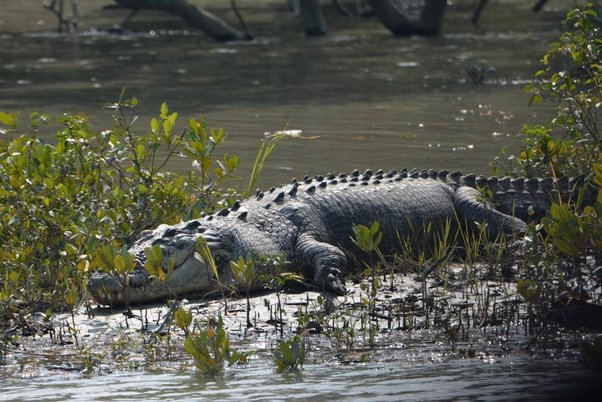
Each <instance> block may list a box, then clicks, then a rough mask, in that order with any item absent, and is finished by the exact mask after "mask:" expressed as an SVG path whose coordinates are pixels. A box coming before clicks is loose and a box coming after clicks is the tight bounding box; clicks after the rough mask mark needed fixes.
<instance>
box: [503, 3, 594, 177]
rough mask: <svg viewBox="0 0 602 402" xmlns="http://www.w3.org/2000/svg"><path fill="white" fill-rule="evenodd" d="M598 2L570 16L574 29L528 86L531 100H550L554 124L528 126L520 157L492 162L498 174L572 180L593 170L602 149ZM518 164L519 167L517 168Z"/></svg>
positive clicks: (550, 53) (546, 58)
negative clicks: (505, 171) (558, 177)
mask: <svg viewBox="0 0 602 402" xmlns="http://www.w3.org/2000/svg"><path fill="white" fill-rule="evenodd" d="M598 8H599V2H598V1H594V2H590V3H588V4H587V5H586V6H585V7H584V8H583V9H575V10H573V11H571V12H569V13H568V15H567V19H566V21H567V24H568V25H569V26H570V27H572V29H571V30H569V31H568V32H565V33H563V34H562V35H561V36H560V38H559V40H558V41H557V42H555V43H554V44H552V46H551V48H550V50H549V51H548V52H547V53H546V55H545V56H544V57H543V59H542V61H541V63H542V69H541V70H540V71H538V72H537V73H536V80H535V81H534V82H533V83H531V84H529V85H528V86H527V87H526V91H527V92H529V93H530V94H531V95H532V97H531V102H541V101H543V100H548V101H551V102H553V103H554V104H555V106H556V109H555V113H554V116H553V118H552V119H551V120H550V122H548V123H545V124H540V125H535V126H524V127H523V130H522V135H523V137H524V145H523V147H522V149H521V151H520V154H519V155H518V156H517V157H516V158H514V159H513V160H512V159H510V160H509V159H508V158H507V155H506V152H505V150H503V151H502V153H501V154H500V155H499V156H498V157H497V158H496V159H495V160H494V161H493V165H494V166H495V167H496V169H497V170H500V169H505V170H508V169H510V170H513V171H514V173H519V174H523V175H526V176H542V175H544V176H545V175H547V176H551V175H556V176H563V175H564V176H574V175H580V174H587V173H588V172H591V171H592V167H593V164H594V163H595V162H596V161H597V158H598V153H599V152H600V151H601V150H602V147H601V145H602V133H601V129H602V127H601V125H602V122H601V119H600V118H601V111H602V98H601V94H602V34H601V24H600V19H599V16H598ZM514 163H516V165H514Z"/></svg>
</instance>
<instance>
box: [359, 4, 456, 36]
mask: <svg viewBox="0 0 602 402" xmlns="http://www.w3.org/2000/svg"><path fill="white" fill-rule="evenodd" d="M369 4H370V7H372V10H373V11H374V13H375V14H376V17H377V18H378V19H379V20H380V22H382V23H383V25H384V26H385V27H387V28H388V29H389V30H390V31H391V32H393V34H394V35H397V36H409V35H434V34H438V33H439V32H440V31H441V24H442V22H443V15H444V13H445V6H446V5H447V2H446V0H426V4H425V5H424V7H423V9H422V12H421V13H420V17H419V18H418V21H412V20H410V19H409V18H408V17H407V16H405V15H404V13H403V11H402V9H401V8H400V7H399V5H398V4H396V2H395V1H392V0H369Z"/></svg>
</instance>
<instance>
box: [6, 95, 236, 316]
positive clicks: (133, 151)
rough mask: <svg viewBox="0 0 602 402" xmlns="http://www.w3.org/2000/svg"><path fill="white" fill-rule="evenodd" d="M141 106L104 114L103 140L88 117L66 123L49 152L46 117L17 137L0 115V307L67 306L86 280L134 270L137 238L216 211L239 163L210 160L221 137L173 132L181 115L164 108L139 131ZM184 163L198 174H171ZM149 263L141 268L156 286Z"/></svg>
mask: <svg viewBox="0 0 602 402" xmlns="http://www.w3.org/2000/svg"><path fill="white" fill-rule="evenodd" d="M137 103H138V102H137V100H136V99H131V100H124V99H120V100H119V101H118V102H116V103H114V104H111V105H108V106H107V108H108V109H111V110H112V111H113V120H114V124H113V126H112V127H109V128H107V129H104V130H101V131H96V130H95V129H93V128H92V127H91V126H90V124H89V123H88V119H87V117H86V116H83V115H64V116H62V117H61V118H60V119H59V120H58V123H59V130H58V131H57V132H56V135H55V138H54V141H53V144H47V143H45V142H44V141H42V140H41V139H40V138H39V136H38V134H39V131H40V130H41V129H42V128H43V127H44V126H48V125H49V118H48V116H45V115H41V114H38V113H34V114H32V115H31V118H30V128H29V130H28V131H27V132H25V133H20V132H19V131H18V130H17V127H18V126H17V114H16V113H11V114H9V113H1V114H0V123H2V124H3V125H4V126H6V128H5V129H3V130H2V133H10V135H11V137H12V139H9V140H2V141H0V257H1V258H2V264H0V278H2V280H1V282H0V283H1V285H0V302H2V301H5V300H8V299H9V298H11V297H13V298H16V299H20V300H23V301H25V302H26V303H33V302H38V301H39V302H50V303H52V304H53V305H54V306H55V307H59V306H69V305H72V303H73V300H76V299H74V298H73V297H74V296H75V295H74V294H73V293H74V289H76V293H81V292H82V290H81V289H83V286H82V285H83V282H84V281H85V277H86V273H87V272H89V271H91V270H94V269H98V268H102V269H105V270H107V271H108V272H112V273H120V274H124V273H127V272H129V271H130V270H131V269H132V268H133V266H134V261H133V258H132V256H130V255H129V254H128V253H127V251H126V250H127V247H128V246H129V244H130V242H131V241H132V240H133V239H135V238H136V237H137V236H138V235H139V234H140V232H141V231H143V230H146V229H150V228H153V227H155V226H157V225H158V224H161V223H175V222H178V221H181V220H186V219H192V218H196V217H198V216H199V215H200V213H201V212H202V211H204V210H205V211H209V212H210V211H212V210H214V209H215V207H216V201H217V200H218V199H220V198H221V197H222V192H221V190H219V189H218V188H217V187H216V185H217V184H219V183H220V182H222V180H223V179H225V178H226V177H229V176H232V175H233V172H234V171H235V169H236V168H237V167H238V158H237V157H234V156H229V155H226V156H224V158H223V160H220V161H217V160H215V159H214V158H213V152H214V150H215V149H216V147H217V146H218V145H220V144H221V143H222V142H223V140H224V139H225V135H224V133H223V131H222V130H212V129H208V128H207V127H206V125H205V123H204V121H202V120H190V121H189V124H188V128H187V129H184V130H181V131H176V128H175V127H176V125H177V118H178V114H177V113H171V112H170V111H169V109H168V107H167V104H165V103H164V104H163V105H162V106H161V111H160V115H159V116H158V117H157V118H154V119H152V120H151V123H150V128H149V129H146V130H145V129H140V128H137V126H136V123H137V117H136V105H137ZM0 134H1V133H0ZM183 155H186V156H188V158H189V160H190V163H191V164H192V166H193V167H195V169H191V171H190V172H189V173H187V174H185V175H183V174H176V173H174V172H171V171H169V170H167V167H168V166H169V163H170V161H171V160H172V159H173V158H174V157H176V156H183ZM153 261H154V260H153V259H152V258H150V259H149V264H151V263H152V267H147V268H151V272H153V273H154V274H155V275H157V276H159V277H160V276H161V275H163V271H162V270H161V269H152V268H153V267H154V268H157V267H159V266H160V263H159V264H155V263H154V262H153Z"/></svg>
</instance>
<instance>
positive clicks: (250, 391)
mask: <svg viewBox="0 0 602 402" xmlns="http://www.w3.org/2000/svg"><path fill="white" fill-rule="evenodd" d="M597 374H598V375H599V373H596V372H593V371H587V370H583V368H582V367H581V366H580V365H579V364H577V363H575V362H567V361H553V360H532V359H531V358H528V357H524V356H515V357H513V358H512V359H510V358H500V359H497V358H496V359H495V360H494V359H491V360H488V361H480V360H475V359H472V360H465V361H464V360H458V361H452V362H447V363H437V364H424V363H421V364H410V363H408V362H405V363H404V362H401V363H382V364H375V363H370V364H361V365H350V366H343V365H329V364H320V365H311V364H310V365H306V366H305V368H304V369H303V370H302V371H299V372H294V373H285V374H278V373H276V372H275V370H274V369H273V368H266V367H265V366H260V367H251V368H239V369H231V370H227V371H226V374H225V375H224V376H222V377H219V378H217V379H208V378H204V377H202V376H200V375H198V374H194V373H192V374H191V373H187V372H183V373H172V372H163V373H154V374H152V375H149V373H143V372H125V373H115V374H110V375H104V376H95V377H93V378H81V377H79V376H73V377H70V376H52V377H48V378H31V379H28V380H27V381H26V382H20V383H18V384H15V383H14V382H13V381H12V380H8V383H7V384H5V385H3V387H2V390H0V400H7V401H8V400H22V398H24V397H27V399H30V400H43V401H59V400H73V401H88V400H90V399H91V398H92V399H94V400H98V401H103V400H107V401H108V400H146V401H151V400H182V401H183V400H201V399H211V400H243V399H244V400H270V401H274V400H321V401H323V400H365V401H374V400H379V401H385V400H390V401H400V400H404V401H423V400H440V401H449V400H472V401H509V400H520V401H571V400H588V399H587V396H591V394H590V393H589V392H590V391H592V385H593V384H594V380H595V379H596V378H597V377H596V375H597Z"/></svg>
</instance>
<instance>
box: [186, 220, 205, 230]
mask: <svg viewBox="0 0 602 402" xmlns="http://www.w3.org/2000/svg"><path fill="white" fill-rule="evenodd" d="M200 225H201V222H199V221H191V222H189V223H187V224H186V226H184V230H195V229H197V228H198V227H199V226H200Z"/></svg>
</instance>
